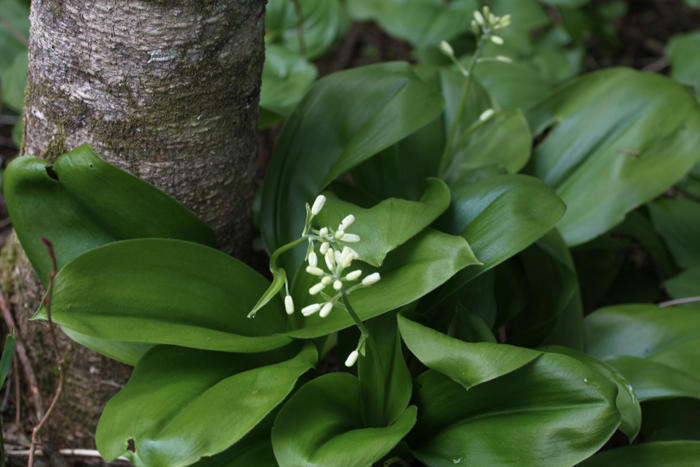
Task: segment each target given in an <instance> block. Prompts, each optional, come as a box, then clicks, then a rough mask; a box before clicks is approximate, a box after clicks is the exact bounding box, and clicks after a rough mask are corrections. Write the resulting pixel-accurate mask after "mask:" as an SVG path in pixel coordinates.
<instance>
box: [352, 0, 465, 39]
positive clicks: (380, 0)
mask: <svg viewBox="0 0 700 467" xmlns="http://www.w3.org/2000/svg"><path fill="white" fill-rule="evenodd" d="M349 3H350V8H351V9H352V10H354V11H356V12H358V11H359V12H361V16H365V17H367V16H369V15H371V16H372V19H374V20H375V21H377V23H379V26H380V27H381V28H382V29H383V30H384V31H386V32H387V33H388V34H389V35H390V36H392V37H396V38H398V39H403V40H405V41H407V42H408V43H409V44H411V45H413V46H414V47H416V48H418V49H423V48H426V47H429V46H432V45H437V44H439V43H440V41H443V40H448V41H449V40H451V39H454V38H455V37H457V36H459V35H461V34H462V33H464V32H466V31H468V30H469V23H470V21H471V20H472V19H473V17H472V15H473V13H474V11H475V10H476V9H477V7H478V5H477V2H476V1H475V0H453V1H450V2H444V1H443V0H351V1H350V2H349ZM368 3H376V5H375V6H368V5H367V4H368Z"/></svg>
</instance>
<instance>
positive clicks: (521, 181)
mask: <svg viewBox="0 0 700 467" xmlns="http://www.w3.org/2000/svg"><path fill="white" fill-rule="evenodd" d="M565 210H566V206H565V205H564V204H563V203H562V201H561V200H560V199H559V198H558V197H557V195H556V194H555V193H554V191H553V190H552V189H551V188H549V187H548V186H546V185H545V184H544V183H542V182H541V181H539V180H537V179H534V178H532V177H528V176H525V175H501V176H498V177H492V178H488V179H485V180H480V181H478V182H475V183H472V184H470V185H467V186H464V187H462V188H459V189H457V190H455V191H453V193H452V205H451V206H450V207H449V209H448V210H447V211H446V212H445V214H444V215H443V216H442V217H441V218H440V219H439V220H438V224H437V225H438V228H440V229H441V230H444V231H446V232H448V233H451V234H453V235H462V236H463V237H464V238H466V239H467V241H468V242H469V245H470V246H471V248H472V250H473V251H474V254H475V255H476V256H477V258H479V261H481V262H482V263H484V264H483V265H482V266H478V267H474V268H469V269H465V270H463V271H460V272H459V273H458V274H457V275H455V277H454V278H452V279H451V280H450V281H449V282H448V283H447V284H446V285H445V286H444V287H442V288H440V290H439V291H438V292H436V293H435V294H433V296H431V297H430V298H431V300H432V301H433V303H439V302H440V301H442V300H444V299H445V298H447V297H448V296H449V295H451V294H452V293H454V292H455V291H457V290H458V289H459V288H460V287H462V286H463V285H464V284H466V283H467V282H469V281H470V280H471V279H473V278H474V277H476V276H478V275H479V274H481V273H483V272H484V271H488V270H489V269H491V268H493V267H494V266H497V265H498V264H500V263H502V262H503V261H505V260H506V259H508V258H510V257H511V256H513V255H515V254H517V253H518V252H520V251H522V250H523V249H525V248H526V247H528V246H529V245H531V244H532V243H534V242H535V241H537V240H538V239H539V238H541V237H542V236H543V235H544V234H546V233H547V232H549V231H550V230H552V228H554V226H555V225H556V224H557V222H559V219H561V218H562V216H563V215H564V212H565Z"/></svg>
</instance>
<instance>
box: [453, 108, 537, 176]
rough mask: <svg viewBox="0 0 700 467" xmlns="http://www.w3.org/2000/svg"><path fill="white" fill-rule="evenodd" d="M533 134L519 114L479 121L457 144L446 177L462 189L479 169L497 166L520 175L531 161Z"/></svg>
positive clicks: (497, 116) (502, 115) (494, 116)
mask: <svg viewBox="0 0 700 467" xmlns="http://www.w3.org/2000/svg"><path fill="white" fill-rule="evenodd" d="M531 148H532V133H530V127H529V126H528V123H527V120H525V117H524V116H523V114H522V113H520V112H517V111H512V110H511V111H502V112H498V113H496V114H495V115H493V116H492V117H491V118H489V119H488V120H486V121H485V122H481V121H480V122H478V123H476V124H475V125H474V126H473V127H472V128H470V129H469V130H468V131H467V132H466V133H464V134H463V135H462V136H461V137H460V138H459V139H458V140H457V141H456V142H455V144H454V149H455V154H454V156H452V162H451V165H450V167H449V168H448V169H447V172H446V174H445V176H446V178H445V179H446V181H447V182H448V184H449V185H450V186H451V187H453V188H456V187H459V186H461V185H464V184H466V183H465V182H466V181H467V180H468V179H469V177H472V176H473V174H475V172H477V170H478V169H482V168H485V167H489V166H494V165H495V166H497V167H500V168H503V169H505V170H507V171H508V172H509V173H517V172H518V171H519V170H520V169H522V168H523V166H525V164H526V163H527V160H528V159H529V158H530V151H531Z"/></svg>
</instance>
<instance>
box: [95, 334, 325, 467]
mask: <svg viewBox="0 0 700 467" xmlns="http://www.w3.org/2000/svg"><path fill="white" fill-rule="evenodd" d="M297 348H298V347H297ZM290 350H292V349H290ZM268 358H272V360H273V362H272V364H267V366H260V365H265V364H266V363H270V362H269V361H267V359H268ZM317 358H318V355H317V353H316V349H315V347H314V345H313V344H312V343H310V342H309V343H306V345H304V347H303V349H302V350H301V351H300V352H299V353H298V354H297V355H296V356H295V357H294V358H292V359H290V360H287V361H282V362H279V361H277V362H275V361H274V360H275V358H274V357H267V356H265V355H261V354H256V355H251V354H247V355H236V354H231V353H218V352H208V351H202V350H193V349H187V348H183V347H171V346H156V347H154V348H153V349H151V350H150V351H149V352H147V353H146V354H145V355H144V356H143V358H142V359H141V360H139V362H138V364H137V365H136V367H135V368H134V373H133V374H132V376H131V378H130V380H129V383H128V384H127V385H126V386H125V387H124V389H123V390H122V391H120V392H119V394H117V395H116V396H115V397H114V398H112V400H110V402H109V403H108V404H107V406H106V407H105V410H104V412H103V414H102V417H101V418H100V423H99V425H98V428H97V434H96V442H97V446H98V448H99V450H100V453H101V454H102V456H103V457H104V458H105V460H107V461H111V460H114V459H115V458H117V457H118V456H125V457H127V458H128V459H129V460H130V461H131V462H132V463H133V464H134V465H135V466H136V467H139V466H144V467H145V466H156V465H163V466H165V465H167V466H169V467H178V466H186V465H190V464H192V463H193V462H195V461H196V460H198V459H199V458H200V457H202V456H210V455H213V454H217V453H219V452H221V451H223V450H224V449H226V448H228V447H229V446H231V445H232V444H233V443H235V442H236V441H238V440H239V439H241V438H242V437H243V436H244V435H245V434H246V433H248V432H249V431H250V430H251V429H253V427H255V425H257V424H258V423H259V422H260V421H261V420H263V418H265V416H266V415H267V414H268V413H269V412H270V411H271V410H272V409H274V408H275V407H276V406H277V405H278V404H279V403H280V402H282V401H283V400H284V398H285V397H286V396H287V394H289V393H290V392H291V391H292V389H293V388H294V385H295V383H296V381H297V379H298V378H299V376H301V375H302V374H303V373H304V372H306V371H307V370H308V369H310V368H313V367H314V366H315V365H316V360H317ZM129 440H133V447H134V451H133V452H132V451H130V450H129V449H128V447H129Z"/></svg>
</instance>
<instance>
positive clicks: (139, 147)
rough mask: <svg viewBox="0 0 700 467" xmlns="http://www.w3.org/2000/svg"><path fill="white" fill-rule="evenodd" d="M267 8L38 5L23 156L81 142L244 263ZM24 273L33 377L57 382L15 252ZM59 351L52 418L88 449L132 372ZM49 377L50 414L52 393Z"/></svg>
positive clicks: (23, 306) (72, 347)
mask: <svg viewBox="0 0 700 467" xmlns="http://www.w3.org/2000/svg"><path fill="white" fill-rule="evenodd" d="M264 11H265V0H33V1H32V9H31V17H30V18H31V30H30V44H29V76H28V83H27V91H26V104H25V120H24V121H25V128H24V141H23V147H22V154H23V155H32V156H37V157H42V158H44V159H47V160H55V159H56V158H57V157H58V156H60V155H61V154H63V153H64V152H66V151H68V150H71V149H73V148H75V147H76V146H79V145H80V144H82V143H85V142H87V143H89V144H90V146H91V147H92V148H93V149H94V150H95V152H97V153H98V154H100V155H101V156H102V157H104V158H105V159H106V160H108V161H109V162H111V163H113V164H115V165H117V166H118V167H120V168H122V169H124V170H126V171H128V172H130V173H132V174H134V175H137V176H139V177H141V178H142V179H144V180H146V181H148V182H149V183H151V184H153V185H155V186H157V187H159V188H160V189H162V190H163V191H165V192H167V193H168V194H170V195H171V196H173V197H174V198H175V199H177V200H178V201H180V202H181V203H183V204H184V205H185V206H187V207H188V208H189V209H191V210H192V211H193V212H194V213H195V214H197V215H198V216H199V217H200V218H201V219H203V220H204V221H205V222H207V223H208V224H209V225H210V226H212V228H214V230H215V231H216V233H217V239H218V244H219V247H220V248H221V249H222V250H223V251H225V252H227V253H232V254H234V255H235V256H238V257H241V256H243V255H244V254H245V253H246V252H247V251H249V250H250V248H249V243H250V237H251V228H252V221H251V210H252V188H253V187H252V177H253V175H254V172H253V171H254V166H253V163H254V159H255V155H256V152H257V137H256V124H257V116H258V96H259V93H260V77H261V73H262V65H263V60H264V41H263V39H264ZM16 264H17V267H15V268H14V269H15V272H16V274H15V276H16V278H17V279H18V280H17V281H16V287H15V289H16V291H17V292H18V293H17V294H16V295H15V300H14V301H15V302H16V303H17V304H18V305H19V307H18V308H19V314H20V316H17V317H16V318H17V321H18V325H19V326H20V332H21V335H22V338H23V339H24V341H25V345H26V346H27V348H28V350H29V353H30V355H31V356H32V357H33V360H34V367H35V370H36V371H37V372H39V373H40V374H41V373H43V374H44V375H49V371H48V369H53V368H55V362H54V361H53V356H52V351H51V349H50V346H49V345H48V343H49V341H48V338H47V335H46V334H45V330H44V329H41V330H39V328H40V327H41V325H37V324H34V323H32V324H31V325H29V326H27V322H26V319H27V316H29V315H30V314H31V312H32V311H33V310H34V309H35V308H36V307H37V305H38V303H39V302H38V301H39V299H40V297H41V290H40V287H39V286H38V281H37V280H36V278H35V276H34V275H33V273H32V272H31V271H29V270H28V269H27V267H28V266H27V262H26V261H25V260H23V259H22V258H21V256H20V257H19V258H18V260H17V262H16ZM61 341H62V346H63V349H64V351H66V352H67V354H65V355H66V360H67V361H68V367H67V377H68V379H67V387H66V391H65V394H64V396H63V399H62V402H61V405H60V407H59V411H58V413H56V414H55V415H54V416H52V420H51V422H52V425H53V427H54V430H55V432H56V433H57V435H58V436H59V437H60V438H61V440H62V441H64V442H63V444H67V445H70V447H92V445H93V444H94V442H93V441H92V440H90V439H89V438H91V437H92V436H93V434H94V429H95V426H96V424H97V420H98V417H99V413H100V411H101V409H102V407H103V406H104V403H106V401H107V400H108V398H109V397H111V395H113V394H114V393H115V392H116V391H117V390H118V389H119V387H121V386H122V385H123V384H124V383H125V382H126V378H127V377H128V374H129V371H128V368H127V367H125V366H123V365H121V364H116V363H114V362H108V359H107V358H105V357H102V356H100V355H98V354H96V353H94V352H92V351H89V350H88V349H86V348H83V347H81V346H79V345H77V344H74V343H72V342H71V341H70V340H69V339H68V338H67V337H65V336H62V337H61ZM37 376H39V375H37ZM46 379H47V380H46V381H44V379H42V378H41V377H39V380H40V381H39V383H40V386H41V390H42V393H43V396H44V400H45V404H47V402H48V401H49V400H50V397H51V394H52V391H53V389H54V387H55V383H53V384H52V382H51V381H55V377H52V378H46ZM48 380H51V381H48Z"/></svg>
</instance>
